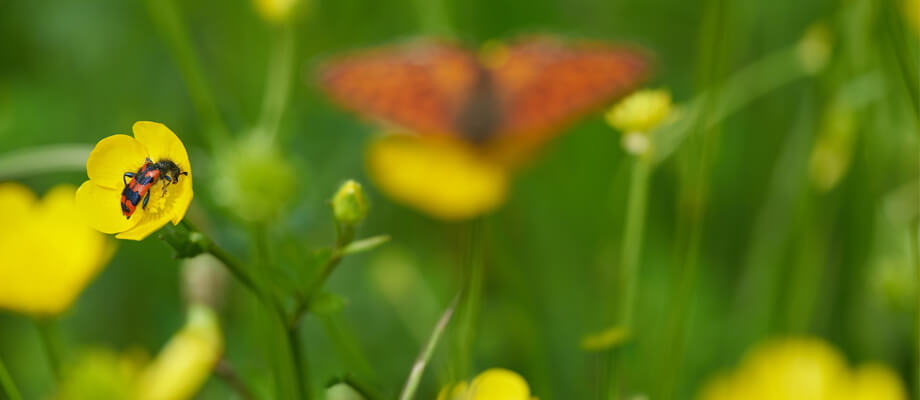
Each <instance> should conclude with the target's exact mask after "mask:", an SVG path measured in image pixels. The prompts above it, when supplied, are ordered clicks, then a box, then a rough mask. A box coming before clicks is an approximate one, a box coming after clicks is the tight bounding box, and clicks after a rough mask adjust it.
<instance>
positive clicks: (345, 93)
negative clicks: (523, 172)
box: [319, 41, 481, 135]
mask: <svg viewBox="0 0 920 400" xmlns="http://www.w3.org/2000/svg"><path fill="white" fill-rule="evenodd" d="M480 70H481V68H480V67H479V65H478V64H477V63H476V60H475V58H474V57H473V56H472V55H471V54H470V53H469V52H468V51H466V50H463V49H461V48H458V47H455V46H453V45H450V44H447V43H442V42H433V41H416V42H410V43H407V44H402V45H397V46H389V47H383V48H378V49H375V50H369V51H364V52H359V53H356V54H354V55H350V56H345V57H342V58H340V59H337V60H333V61H331V62H329V63H327V64H326V65H325V66H323V67H322V68H321V69H320V76H319V77H320V82H319V83H320V85H321V86H322V88H323V89H324V90H325V91H326V92H328V93H329V94H330V95H331V96H332V97H333V99H334V100H336V101H337V102H339V103H341V104H342V105H343V106H345V107H346V108H348V109H351V110H353V111H356V112H359V113H361V114H363V115H366V116H370V117H372V118H375V119H378V120H382V121H383V122H386V123H389V124H395V125H399V126H401V127H403V128H407V129H409V130H411V131H413V132H416V133H420V134H428V135H436V134H458V132H457V128H456V126H455V125H456V119H457V113H458V112H459V111H458V110H460V109H461V108H462V105H463V104H462V103H463V102H465V100H466V99H467V97H469V95H470V90H471V88H472V87H473V83H474V81H475V79H476V78H477V74H478V73H479V71H480Z"/></svg>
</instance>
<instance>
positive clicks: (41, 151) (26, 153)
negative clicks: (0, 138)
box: [0, 144, 93, 181]
mask: <svg viewBox="0 0 920 400" xmlns="http://www.w3.org/2000/svg"><path fill="white" fill-rule="evenodd" d="M92 150H93V146H92V145H89V144H53V145H47V146H36V147H30V148H26V149H21V150H16V151H12V152H9V153H6V154H3V155H2V156H0V181H6V180H13V179H17V178H22V177H27V176H34V175H39V174H45V173H49V172H58V171H83V170H85V169H86V159H87V158H89V153H90V152H91V151H92Z"/></svg>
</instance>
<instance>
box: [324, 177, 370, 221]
mask: <svg viewBox="0 0 920 400" xmlns="http://www.w3.org/2000/svg"><path fill="white" fill-rule="evenodd" d="M367 208H368V206H367V197H365V195H364V190H363V189H361V184H359V183H358V182H355V181H353V180H351V179H349V180H348V181H346V182H345V183H343V184H342V186H341V187H340V188H339V191H338V192H336V193H335V196H334V197H333V198H332V213H333V214H334V215H335V220H336V221H338V222H339V223H341V224H344V225H349V226H354V225H357V224H359V223H360V222H361V221H363V220H364V218H365V217H367Z"/></svg>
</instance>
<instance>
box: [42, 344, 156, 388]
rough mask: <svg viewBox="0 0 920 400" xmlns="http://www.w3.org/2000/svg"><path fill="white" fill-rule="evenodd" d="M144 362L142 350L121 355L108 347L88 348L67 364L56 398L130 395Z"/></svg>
mask: <svg viewBox="0 0 920 400" xmlns="http://www.w3.org/2000/svg"><path fill="white" fill-rule="evenodd" d="M145 362H146V357H145V355H144V354H143V353H142V352H139V351H130V352H127V353H125V354H123V355H120V354H118V353H116V352H114V351H112V350H110V349H106V348H91V349H86V350H84V351H82V352H81V354H80V355H79V357H78V358H77V360H76V362H75V363H74V364H72V365H69V366H67V367H65V370H64V376H63V379H62V380H61V382H60V386H59V387H58V389H57V392H56V394H55V396H54V399H57V400H85V399H86V398H87V396H88V395H90V394H92V398H93V399H99V400H124V399H131V398H132V396H133V395H134V385H135V383H136V382H137V377H138V375H139V374H140V372H141V369H143V367H144V363H145Z"/></svg>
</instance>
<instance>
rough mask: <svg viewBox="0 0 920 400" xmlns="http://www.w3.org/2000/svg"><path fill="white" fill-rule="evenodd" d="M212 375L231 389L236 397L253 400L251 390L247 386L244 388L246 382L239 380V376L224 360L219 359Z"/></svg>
mask: <svg viewBox="0 0 920 400" xmlns="http://www.w3.org/2000/svg"><path fill="white" fill-rule="evenodd" d="M214 375H216V376H217V377H218V378H220V379H221V380H222V381H224V382H225V383H226V384H227V386H229V387H230V388H231V389H233V391H234V392H236V394H237V395H239V396H240V398H241V399H243V400H254V399H255V396H254V395H253V394H252V390H250V389H249V386H246V382H244V381H243V379H242V378H240V375H239V374H238V373H237V372H236V369H234V368H233V366H232V365H231V364H230V361H229V360H227V359H226V358H221V359H220V361H218V362H217V365H216V366H214Z"/></svg>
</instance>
